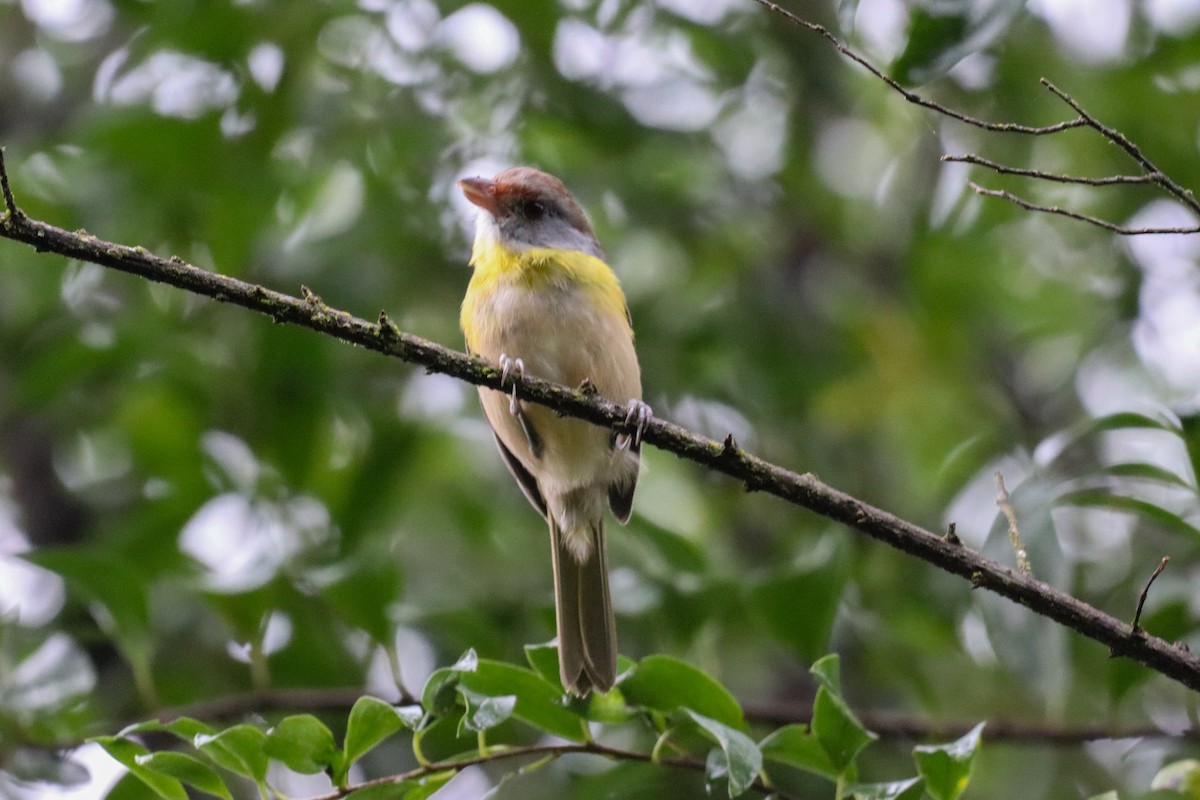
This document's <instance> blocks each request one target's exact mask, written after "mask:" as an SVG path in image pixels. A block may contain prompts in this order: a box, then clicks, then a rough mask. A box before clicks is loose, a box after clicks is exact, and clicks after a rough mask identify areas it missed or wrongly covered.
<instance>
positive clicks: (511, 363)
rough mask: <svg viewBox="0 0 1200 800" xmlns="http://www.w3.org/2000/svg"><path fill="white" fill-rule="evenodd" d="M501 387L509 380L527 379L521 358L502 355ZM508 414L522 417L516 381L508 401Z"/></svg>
mask: <svg viewBox="0 0 1200 800" xmlns="http://www.w3.org/2000/svg"><path fill="white" fill-rule="evenodd" d="M499 361H500V386H501V388H503V386H504V384H506V383H508V379H509V378H512V377H514V376H515V377H516V378H517V379H520V378H524V377H525V362H524V361H522V360H521V359H519V358H509V356H508V354H507V353H501V354H500V359H499ZM508 413H510V414H512V415H513V416H514V417H517V416H520V414H521V406H520V404H519V403H518V402H517V384H516V382H515V381H514V382H513V387H512V394H511V395H510V396H509V399H508Z"/></svg>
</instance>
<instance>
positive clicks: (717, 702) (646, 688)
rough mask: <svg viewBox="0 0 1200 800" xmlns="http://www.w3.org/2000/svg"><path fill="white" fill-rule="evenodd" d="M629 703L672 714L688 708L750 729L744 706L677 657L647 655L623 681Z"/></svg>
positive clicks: (733, 725)
mask: <svg viewBox="0 0 1200 800" xmlns="http://www.w3.org/2000/svg"><path fill="white" fill-rule="evenodd" d="M620 688H621V692H622V694H624V695H625V702H627V703H629V704H630V705H633V706H638V707H641V708H648V709H651V710H653V711H659V712H662V713H664V714H669V713H671V712H672V711H675V710H677V709H681V708H683V709H688V710H691V711H695V712H696V713H697V714H703V715H704V716H706V717H708V718H709V719H714V720H716V721H717V722H720V723H721V724H723V725H728V726H729V727H731V728H737V729H738V730H742V731H744V730H746V720H745V717H744V716H743V715H742V707H741V706H740V705H738V702H737V700H735V699H734V697H733V695H732V694H730V693H729V690H728V689H726V688H725V687H724V686H722V685H721V684H719V683H717V681H715V680H713V679H712V678H710V677H709V676H708V675H706V674H705V673H703V672H701V671H700V670H698V669H696V668H695V667H693V666H692V665H691V664H688V663H686V662H683V661H680V660H679V659H677V658H672V657H671V656H663V655H653V656H646V657H645V658H643V659H642V660H641V661H639V662H638V664H637V666H636V667H634V669H633V671H632V672H631V673H629V674H628V675H627V676H626V677H625V678H624V679H623V680H622V681H621V683H620Z"/></svg>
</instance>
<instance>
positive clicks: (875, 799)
mask: <svg viewBox="0 0 1200 800" xmlns="http://www.w3.org/2000/svg"><path fill="white" fill-rule="evenodd" d="M924 788H925V787H924V785H923V784H922V783H921V779H920V778H909V779H908V780H906V781H890V782H888V783H855V784H851V785H850V786H847V787H846V794H848V795H850V796H851V797H853V798H854V800H921V797H923V796H924Z"/></svg>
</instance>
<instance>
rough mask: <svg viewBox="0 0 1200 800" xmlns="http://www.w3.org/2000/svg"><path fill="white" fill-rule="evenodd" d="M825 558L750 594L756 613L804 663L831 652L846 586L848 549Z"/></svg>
mask: <svg viewBox="0 0 1200 800" xmlns="http://www.w3.org/2000/svg"><path fill="white" fill-rule="evenodd" d="M823 549H824V550H825V551H827V552H826V553H825V554H824V555H823V557H821V558H815V559H811V560H809V561H806V563H804V564H800V565H794V566H792V567H790V568H789V569H788V570H787V571H785V572H782V573H778V574H776V575H774V576H772V577H770V578H768V579H766V580H763V581H761V582H759V583H758V584H757V585H755V586H754V587H753V588H752V589H751V591H750V599H751V602H752V603H753V606H754V609H755V611H757V612H758V614H759V615H760V616H761V617H762V618H763V620H764V621H765V622H766V624H767V628H768V629H769V630H770V631H771V633H772V634H774V636H775V638H776V639H778V640H779V641H780V642H782V643H784V644H786V645H787V646H788V647H790V648H791V649H792V652H793V653H795V655H797V656H798V657H799V658H801V659H802V660H804V661H808V662H811V661H814V660H816V659H817V658H818V657H820V655H821V654H822V653H825V652H827V651H828V648H829V633H830V631H831V630H832V629H833V619H834V616H835V615H836V614H837V609H838V605H839V602H840V600H841V595H842V588H843V587H844V586H845V582H846V581H845V577H846V571H845V563H846V561H845V558H843V557H842V555H841V554H842V553H843V552H845V548H842V547H839V546H836V545H833V546H829V547H825V548H823Z"/></svg>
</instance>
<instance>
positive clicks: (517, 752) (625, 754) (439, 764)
mask: <svg viewBox="0 0 1200 800" xmlns="http://www.w3.org/2000/svg"><path fill="white" fill-rule="evenodd" d="M571 753H585V754H590V755H596V756H603V757H605V758H609V759H613V760H616V761H642V762H645V763H651V764H661V765H663V766H668V767H677V768H679V769H687V770H692V771H695V772H700V773H704V772H705V771H706V769H707V766H706V765H705V763H704V762H703V761H697V760H696V759H693V758H676V757H663V756H659V757H655V756H653V755H651V754H650V753H642V752H639V751H637V750H625V749H622V748H619V747H609V746H608V745H603V744H600V743H599V742H584V743H583V744H537V745H529V746H527V747H511V748H504V749H499V748H495V749H490V750H488V751H487V752H484V753H480V754H479V755H477V756H472V757H470V758H460V759H455V760H452V761H436V762H434V763H432V764H426V765H424V766H421V767H417V768H416V769H412V770H409V771H408V772H403V773H400V774H398V775H389V776H387V777H384V778H376V779H374V780H370V781H363V782H362V783H360V784H357V785H355V786H351V787H349V788H346V789H339V790H338V791H336V792H331V793H330V794H326V795H321V796H320V797H315V798H313V800H340V798H343V797H347V796H349V795H350V794H352V793H353V792H356V791H358V790H360V789H367V788H370V787H373V786H389V785H391V784H393V783H403V782H404V781H416V780H420V779H422V778H427V777H429V776H431V775H437V774H438V773H443V772H455V773H458V772H462V771H463V770H464V769H466V768H467V767H474V766H477V765H480V764H491V763H494V762H496V761H501V760H504V759H510V758H527V757H529V756H543V757H549V758H552V759H553V758H560V757H561V756H565V755H570V754H571ZM750 788H751V789H752V790H754V791H755V792H758V793H759V794H761V795H763V796H769V797H778V798H780V800H790V798H791V797H792V796H791V795H788V794H783V793H781V792H780V791H779V790H778V789H776V788H774V787H772V786H768V785H767V784H766V783H764V782H763V780H762V779H761V778H756V779H755V780H754V783H752V784H750Z"/></svg>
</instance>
